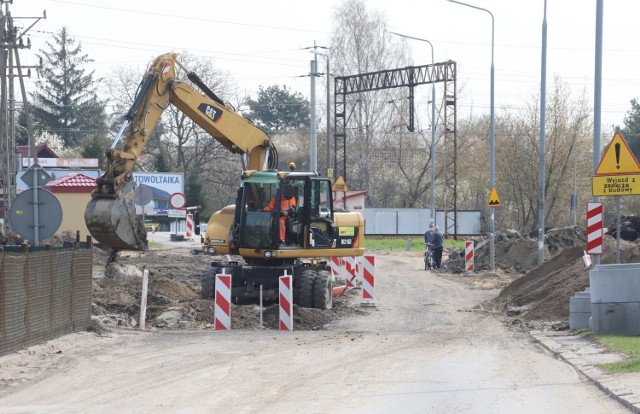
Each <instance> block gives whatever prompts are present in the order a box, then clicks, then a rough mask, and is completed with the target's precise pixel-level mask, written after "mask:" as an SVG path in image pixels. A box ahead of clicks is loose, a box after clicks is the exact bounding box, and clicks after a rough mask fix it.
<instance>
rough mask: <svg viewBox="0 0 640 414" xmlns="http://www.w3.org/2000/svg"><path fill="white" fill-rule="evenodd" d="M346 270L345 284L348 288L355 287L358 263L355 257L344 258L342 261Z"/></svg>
mask: <svg viewBox="0 0 640 414" xmlns="http://www.w3.org/2000/svg"><path fill="white" fill-rule="evenodd" d="M342 266H343V269H344V283H345V285H347V287H350V288H352V287H355V285H356V261H355V257H344V258H343V259H342Z"/></svg>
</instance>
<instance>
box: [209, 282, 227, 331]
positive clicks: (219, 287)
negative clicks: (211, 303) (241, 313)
mask: <svg viewBox="0 0 640 414" xmlns="http://www.w3.org/2000/svg"><path fill="white" fill-rule="evenodd" d="M215 287H216V293H215V307H214V308H213V317H214V325H213V327H214V329H215V330H216V331H228V330H230V329H231V275H227V274H225V273H224V269H223V273H222V274H217V275H216V285H215Z"/></svg>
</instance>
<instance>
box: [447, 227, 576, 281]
mask: <svg viewBox="0 0 640 414" xmlns="http://www.w3.org/2000/svg"><path fill="white" fill-rule="evenodd" d="M585 244H586V234H585V229H584V228H582V227H578V226H572V227H562V228H557V229H551V230H548V231H547V233H546V234H545V246H544V257H545V261H546V260H549V259H551V258H552V257H553V256H555V255H557V254H558V253H560V252H562V251H564V250H565V249H568V248H571V247H574V246H584V245H585ZM474 247H475V252H474V265H475V268H476V271H488V270H489V269H490V268H491V266H490V265H491V263H490V260H491V255H490V253H491V251H490V250H491V249H490V242H489V240H488V239H475V240H474ZM537 265H538V239H537V238H529V237H525V236H522V235H521V234H520V233H518V232H517V231H515V230H511V231H506V232H500V233H497V234H496V237H495V266H496V268H498V269H501V270H503V271H505V272H506V273H526V272H527V271H529V270H531V269H533V268H534V267H536V266H537ZM445 266H446V269H447V271H450V272H452V273H462V272H464V250H463V249H455V250H453V251H451V252H450V253H449V260H448V261H447V262H445Z"/></svg>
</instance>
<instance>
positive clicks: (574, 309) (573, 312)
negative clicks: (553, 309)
mask: <svg viewBox="0 0 640 414" xmlns="http://www.w3.org/2000/svg"><path fill="white" fill-rule="evenodd" d="M590 317H591V292H590V291H589V288H587V289H586V290H585V291H584V292H576V294H575V295H573V296H572V297H571V298H569V329H573V330H575V329H589V328H590V326H589V318H590Z"/></svg>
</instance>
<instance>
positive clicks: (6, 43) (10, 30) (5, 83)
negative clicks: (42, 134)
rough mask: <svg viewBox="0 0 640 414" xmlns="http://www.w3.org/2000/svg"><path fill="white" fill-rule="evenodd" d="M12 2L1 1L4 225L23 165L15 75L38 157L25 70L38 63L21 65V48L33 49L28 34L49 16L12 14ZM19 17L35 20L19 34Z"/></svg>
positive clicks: (0, 176) (0, 156)
mask: <svg viewBox="0 0 640 414" xmlns="http://www.w3.org/2000/svg"><path fill="white" fill-rule="evenodd" d="M11 3H13V1H12V0H0V180H2V183H1V187H2V191H3V194H2V201H3V207H4V214H3V215H2V217H3V218H4V219H5V224H6V223H7V222H8V218H9V209H10V208H11V204H12V203H13V201H14V200H15V197H16V175H17V171H18V170H19V169H21V168H22V165H18V160H17V159H16V135H15V128H16V99H15V91H14V78H16V77H18V79H19V82H20V89H21V95H22V103H23V109H24V112H25V115H26V123H27V128H26V129H27V134H28V136H29V144H30V146H31V150H30V151H31V153H33V154H34V156H35V143H34V141H33V120H32V118H31V111H30V106H29V102H28V99H27V93H26V88H25V85H24V76H25V75H24V73H23V69H28V74H27V76H30V69H31V68H37V66H22V65H21V63H20V55H19V50H20V49H28V48H31V41H30V40H29V39H28V38H27V40H26V42H25V40H24V36H25V34H26V33H27V32H28V31H29V30H30V29H31V28H32V27H33V26H34V25H35V24H36V23H37V22H38V21H40V20H41V19H46V18H47V14H46V11H43V13H42V16H38V17H13V16H12V15H11V12H10V11H9V4H11ZM3 6H4V7H3ZM16 19H27V20H33V22H32V24H31V25H29V26H28V27H27V28H26V29H21V31H20V33H18V30H19V29H18V28H17V27H16V26H15V25H14V20H16ZM7 115H9V116H7Z"/></svg>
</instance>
